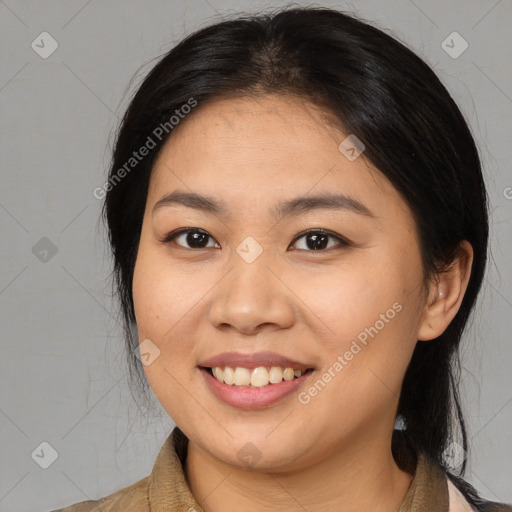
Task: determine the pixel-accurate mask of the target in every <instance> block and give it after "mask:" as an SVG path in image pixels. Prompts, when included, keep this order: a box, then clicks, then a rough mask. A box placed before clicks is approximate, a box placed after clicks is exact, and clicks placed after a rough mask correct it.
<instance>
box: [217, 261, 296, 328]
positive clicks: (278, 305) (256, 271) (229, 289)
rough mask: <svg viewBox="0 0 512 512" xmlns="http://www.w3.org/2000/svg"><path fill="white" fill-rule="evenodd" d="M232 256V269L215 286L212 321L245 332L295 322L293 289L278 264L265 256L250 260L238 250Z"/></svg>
mask: <svg viewBox="0 0 512 512" xmlns="http://www.w3.org/2000/svg"><path fill="white" fill-rule="evenodd" d="M231 260H232V261H231V262H230V263H231V264H232V265H231V270H230V271H229V272H228V273H227V275H225V277H224V278H223V279H222V280H221V281H220V282H219V283H218V285H217V286H216V287H215V288H214V290H212V299H211V306H210V310H209V320H210V323H211V324H212V325H213V326H214V327H215V328H217V329H221V330H224V331H228V330H230V329H232V330H235V331H238V332H239V333H241V334H245V335H254V334H257V333H258V332H260V331H261V330H264V329H276V330H277V329H284V328H289V327H290V326H291V325H293V322H294V314H295V313H294V307H293V293H292V291H291V290H290V288H288V286H287V285H286V284H285V283H283V281H282V280H281V279H280V278H279V277H278V275H279V272H278V269H277V268H276V266H275V265H273V264H272V262H270V261H269V260H268V259H267V258H265V257H263V256H260V257H259V258H258V259H256V261H253V262H252V263H247V262H246V261H244V260H243V259H242V258H241V257H240V256H238V254H236V253H235V254H234V255H233V258H232V259H231Z"/></svg>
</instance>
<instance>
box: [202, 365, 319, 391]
mask: <svg viewBox="0 0 512 512" xmlns="http://www.w3.org/2000/svg"><path fill="white" fill-rule="evenodd" d="M200 368H201V369H203V370H204V371H206V372H208V374H209V375H210V376H211V377H213V378H215V379H216V380H217V381H218V382H220V383H221V384H226V385H228V386H235V387H242V388H263V387H267V386H273V385H277V384H281V383H282V382H289V381H292V380H297V379H299V378H300V377H302V376H304V375H307V374H309V373H311V372H313V370H314V369H313V368H301V369H299V368H292V367H289V366H288V367H281V366H267V367H265V366H258V367H255V368H246V367H242V366H236V367H232V366H213V367H206V366H200Z"/></svg>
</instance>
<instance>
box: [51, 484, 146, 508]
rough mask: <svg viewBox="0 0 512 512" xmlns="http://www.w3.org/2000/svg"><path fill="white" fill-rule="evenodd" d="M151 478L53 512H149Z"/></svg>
mask: <svg viewBox="0 0 512 512" xmlns="http://www.w3.org/2000/svg"><path fill="white" fill-rule="evenodd" d="M149 479H150V477H146V478H143V479H142V480H139V481H138V482H135V483H134V484H132V485H130V486H128V487H125V488H124V489H120V490H119V491H116V492H114V493H113V494H110V495H108V496H105V497H103V498H100V499H99V500H88V501H81V502H80V503H75V504H74V505H70V506H68V507H65V508H61V509H58V510H53V511H52V512H149V511H150V507H149V494H148V489H149Z"/></svg>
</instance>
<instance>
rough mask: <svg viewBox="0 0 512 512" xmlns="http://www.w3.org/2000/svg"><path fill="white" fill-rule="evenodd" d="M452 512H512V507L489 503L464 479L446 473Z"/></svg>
mask: <svg viewBox="0 0 512 512" xmlns="http://www.w3.org/2000/svg"><path fill="white" fill-rule="evenodd" d="M446 477H447V483H448V493H449V496H450V512H474V511H476V512H512V505H509V504H506V503H498V502H496V501H487V500H484V499H483V498H481V497H480V496H479V495H478V493H477V491H476V489H475V488H474V487H473V486H472V485H470V484H469V483H468V482H466V481H465V480H463V479H462V478H460V477H458V476H455V475H452V474H451V473H446Z"/></svg>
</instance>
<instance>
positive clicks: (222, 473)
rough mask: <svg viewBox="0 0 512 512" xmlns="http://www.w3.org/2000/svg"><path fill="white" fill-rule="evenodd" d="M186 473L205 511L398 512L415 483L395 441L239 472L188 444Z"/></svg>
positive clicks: (238, 469)
mask: <svg viewBox="0 0 512 512" xmlns="http://www.w3.org/2000/svg"><path fill="white" fill-rule="evenodd" d="M185 472H186V476H187V481H188V483H189V486H190V488H191V491H192V493H193V495H194V497H195V498H196V500H197V502H198V503H199V504H200V505H201V507H202V508H203V510H204V511H205V512H221V511H222V512H235V511H238V510H240V509H247V510H251V511H255V512H267V511H274V510H307V511H308V512H317V511H318V512H320V511H322V512H330V511H333V512H334V511H336V512H338V511H339V510H343V511H344V512H356V511H357V512H360V511H361V510H372V511H374V512H397V511H398V510H399V508H400V505H401V503H402V501H403V499H404V497H405V495H406V493H407V490H408V489H409V486H410V484H411V481H412V476H411V475H410V474H408V473H406V472H404V471H402V470H400V469H399V468H398V466H397V465H396V463H395V461H394V459H393V456H392V453H391V442H389V447H388V444H383V443H380V444H378V443H377V442H376V441H371V442H366V443H363V444H362V445H361V444H359V443H354V444H352V443H351V445H350V447H347V446H343V447H342V448H340V449H338V450H333V451H331V452H330V453H329V456H328V457H326V458H323V459H322V460H320V461H318V462H317V463H315V464H313V465H310V466H307V467H304V468H301V469H299V470H289V471H285V472H269V471H267V472H263V471H258V470H249V469H245V468H244V469H241V468H237V467H234V466H231V465H228V464H225V463H224V462H222V461H220V460H218V459H217V458H215V457H213V456H212V455H210V454H208V453H206V452H204V451H203V450H201V448H199V446H197V445H196V444H195V443H193V442H192V441H189V444H188V454H187V459H186V465H185Z"/></svg>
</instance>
